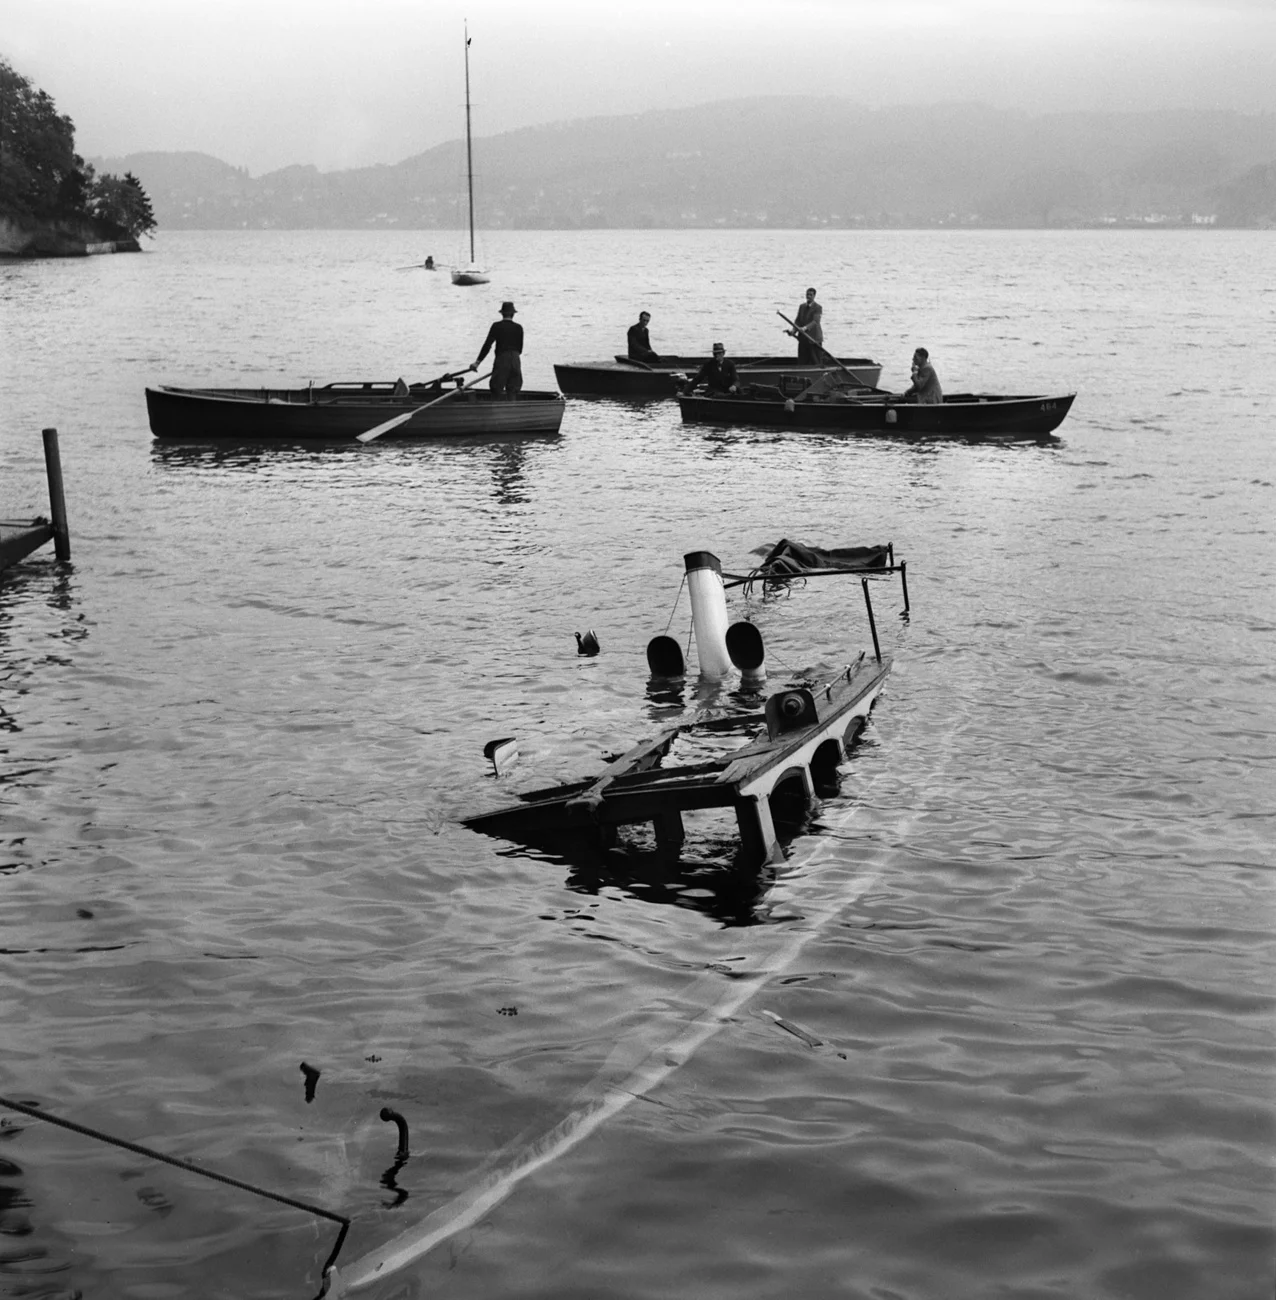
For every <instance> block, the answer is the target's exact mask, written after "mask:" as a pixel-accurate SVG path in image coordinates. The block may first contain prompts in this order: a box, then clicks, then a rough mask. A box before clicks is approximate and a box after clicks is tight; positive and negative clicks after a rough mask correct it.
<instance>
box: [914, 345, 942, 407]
mask: <svg viewBox="0 0 1276 1300" xmlns="http://www.w3.org/2000/svg"><path fill="white" fill-rule="evenodd" d="M943 400H944V390H943V389H942V388H940V386H939V376H938V375H937V374H936V373H935V367H934V366H932V365H931V364H930V353H929V352H927V351H926V349H925V348H918V349H917V351H916V352H914V353H913V382H912V384H911V385H910V386H909V388H908V389H907V391H906V392H905V393H904V401H906V402H917V403H918V404H919V405H921V406H938V405H939V404H940V403H941V402H942V401H943Z"/></svg>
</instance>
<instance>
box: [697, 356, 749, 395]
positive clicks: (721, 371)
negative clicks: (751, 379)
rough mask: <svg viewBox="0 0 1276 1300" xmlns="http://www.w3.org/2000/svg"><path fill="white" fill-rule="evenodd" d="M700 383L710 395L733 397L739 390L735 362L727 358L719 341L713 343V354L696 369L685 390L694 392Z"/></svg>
mask: <svg viewBox="0 0 1276 1300" xmlns="http://www.w3.org/2000/svg"><path fill="white" fill-rule="evenodd" d="M701 384H703V385H704V386H705V388H707V389H708V390H709V393H710V395H712V394H715V393H716V394H718V395H719V396H721V395H723V394H730V395H731V396H733V397H734V396H737V395H738V394H739V392H740V381H739V380H738V379H737V378H736V373H735V362H734V361H728V360H727V350H726V348H725V347H723V346H722V344H721V343H715V344H714V345H713V356H712V357H711V358H710V359H709V360H708V361H706V362H705V363H704V365H702V366H701V367H700V369H699V370H697V371H696V373H695V375H694V377H693V378H692V380H691V382H690V384H689V385H688V386H687V389H686V391H687V392H688V393H694V392H695V391H696V389H697V388H699V387H700V385H701Z"/></svg>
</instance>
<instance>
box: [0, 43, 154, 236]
mask: <svg viewBox="0 0 1276 1300" xmlns="http://www.w3.org/2000/svg"><path fill="white" fill-rule="evenodd" d="M0 216H7V217H11V218H14V219H15V220H18V221H24V220H25V221H57V220H59V219H64V220H65V219H74V218H77V217H80V218H83V217H93V218H96V219H97V220H99V221H105V222H108V223H109V224H111V225H113V226H117V227H119V228H120V229H121V230H124V231H127V232H128V234H129V235H131V236H132V237H133V238H134V239H136V238H137V237H138V236H139V235H143V234H149V233H150V232H151V231H152V230H154V229H155V216H154V213H153V212H152V211H151V201H150V199H149V198H148V197H147V195H146V191H145V190H144V189H143V188H142V186H141V183H140V182H139V181H138V179H137V177H135V176H134V175H132V173H127V174H126V175H125V177H124V179H123V180H121V179H120V178H119V177H118V176H109V175H107V176H100V177H99V176H95V175H94V172H93V168H92V167H91V166H90V165H89V164H88V163H86V162H85V161H84V159H83V158H81V157H80V155H79V154H77V153H76V152H75V124H74V123H73V122H72V121H71V119H70V118H69V117H67V116H66V115H65V114H64V113H59V112H58V111H57V107H56V105H55V104H54V102H53V99H52V98H51V97H50V96H49V95H48V94H47V93H46V92H45V91H43V90H38V89H37V88H36V87H35V86H33V85H32V84H31V82H30V81H29V80H28V79H27V78H26V77H24V76H23V75H22V74H21V73H19V72H17V71H15V70H14V68H13V66H12V64H10V63H9V61H8V60H7V59H5V58H3V57H0Z"/></svg>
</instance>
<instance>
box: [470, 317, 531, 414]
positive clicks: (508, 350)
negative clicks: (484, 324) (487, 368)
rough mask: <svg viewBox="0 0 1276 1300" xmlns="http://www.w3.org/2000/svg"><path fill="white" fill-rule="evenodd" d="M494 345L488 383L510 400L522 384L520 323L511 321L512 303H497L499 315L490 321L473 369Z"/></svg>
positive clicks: (480, 363) (495, 391) (493, 389)
mask: <svg viewBox="0 0 1276 1300" xmlns="http://www.w3.org/2000/svg"><path fill="white" fill-rule="evenodd" d="M493 347H495V349H496V355H495V357H494V359H493V361H492V382H491V384H490V385H489V387H490V388H491V390H492V392H494V393H495V394H496V395H497V396H498V397H506V398H509V400H510V401H513V400H514V398H515V397H517V396H518V394H519V392H520V391H521V390H522V387H523V327H522V326H521V325H518V324H516V323H515V321H514V304H513V303H512V302H503V303H501V319H500V320H496V321H493V322H492V328H491V329H489V330H488V331H487V338H485V339H484V340H483V347H482V350H481V351H480V352H479V354H478V360H477V361H475V362H474V369H475V370H477V369H478V368H479V366H481V365H482V364H483V358H484V357H485V356H487V354H488V352H490V351H491V349H492V348H493Z"/></svg>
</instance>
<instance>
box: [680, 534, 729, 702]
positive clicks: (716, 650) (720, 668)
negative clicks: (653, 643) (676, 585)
mask: <svg viewBox="0 0 1276 1300" xmlns="http://www.w3.org/2000/svg"><path fill="white" fill-rule="evenodd" d="M682 558H683V560H684V561H685V563H686V566H687V588H688V590H689V591H690V592H691V626H692V628H693V629H694V631H695V634H696V657H697V658H698V659H699V660H700V675H701V676H702V677H725V676H726V675H727V674H728V673H729V672H730V671H731V656H730V654H728V653H727V593H726V589H725V588H724V587H723V585H722V565H721V564H720V563H719V561H718V557H717V556H716V555H714V554H712V553H711V552H710V551H691V552H690V553H689V554H687V555H684V556H683V557H682Z"/></svg>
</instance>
